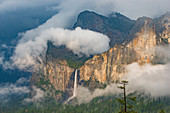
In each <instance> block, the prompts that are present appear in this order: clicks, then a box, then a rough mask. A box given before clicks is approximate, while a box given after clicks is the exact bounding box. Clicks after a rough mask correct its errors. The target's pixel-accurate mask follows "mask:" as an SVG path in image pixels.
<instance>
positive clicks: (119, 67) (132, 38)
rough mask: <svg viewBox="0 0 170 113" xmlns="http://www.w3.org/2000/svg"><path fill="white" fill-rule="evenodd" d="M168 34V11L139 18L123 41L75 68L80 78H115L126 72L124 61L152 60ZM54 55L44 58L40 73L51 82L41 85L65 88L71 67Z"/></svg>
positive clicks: (105, 80)
mask: <svg viewBox="0 0 170 113" xmlns="http://www.w3.org/2000/svg"><path fill="white" fill-rule="evenodd" d="M86 16H87V15H86ZM102 18H104V17H102ZM99 19H100V18H99ZM79 24H80V23H79ZM75 26H76V25H75ZM77 26H78V23H77ZM88 27H89V26H88ZM92 27H94V26H92ZM85 28H86V27H85ZM94 28H95V27H94ZM96 29H97V28H96ZM92 30H93V29H92ZM99 32H100V31H99ZM103 32H104V31H103ZM103 32H102V33H103ZM126 35H127V34H126ZM169 37H170V16H169V14H168V15H163V16H161V17H160V18H158V19H156V20H153V19H151V18H147V17H142V18H139V19H138V20H137V21H136V23H135V25H134V26H133V28H132V29H131V31H130V32H129V34H128V36H127V38H126V40H125V41H124V42H123V43H121V44H118V45H117V44H115V45H114V46H113V47H111V48H110V50H108V51H106V52H104V53H102V54H99V55H94V56H93V57H92V58H91V59H89V60H87V61H86V62H85V63H84V65H83V66H82V67H80V68H79V69H78V78H79V82H83V81H90V82H96V81H98V82H99V83H103V84H109V83H111V82H115V81H117V80H119V78H121V77H122V76H123V75H124V73H126V69H125V67H126V65H128V64H130V63H133V62H138V63H139V64H141V65H142V64H144V63H151V62H152V60H153V59H154V57H155V55H156V49H155V47H156V46H157V45H160V44H169V43H170V42H169V40H170V38H169ZM54 53H56V52H54ZM56 56H59V55H58V54H57V55H56ZM56 56H55V57H54V58H52V59H46V61H45V63H44V66H43V68H42V69H41V70H40V74H41V75H44V77H45V80H49V83H50V85H41V86H42V87H43V88H44V89H46V90H48V89H49V87H52V86H54V89H55V90H60V91H63V92H65V91H66V92H67V90H68V89H69V88H71V87H72V86H71V85H72V84H73V77H72V75H74V69H73V68H70V67H69V66H68V64H67V62H66V61H65V60H59V58H58V59H55V58H56ZM69 58H70V57H69ZM40 74H39V75H40ZM34 78H35V79H36V80H37V81H40V78H41V77H40V76H39V78H37V76H34V75H33V77H32V79H34ZM35 83H37V82H35ZM47 86H48V87H47ZM53 93H54V91H53ZM60 96H61V95H60Z"/></svg>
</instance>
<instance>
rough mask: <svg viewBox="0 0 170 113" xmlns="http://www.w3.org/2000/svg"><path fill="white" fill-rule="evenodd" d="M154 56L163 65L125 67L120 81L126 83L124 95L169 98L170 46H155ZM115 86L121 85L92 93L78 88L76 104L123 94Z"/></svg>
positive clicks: (133, 64)
mask: <svg viewBox="0 0 170 113" xmlns="http://www.w3.org/2000/svg"><path fill="white" fill-rule="evenodd" d="M155 49H156V55H159V56H158V57H159V58H160V59H161V60H163V61H164V62H165V64H157V65H152V64H150V63H146V64H144V65H139V64H138V63H137V62H135V63H132V64H129V65H127V66H126V73H125V74H124V76H123V77H122V78H121V79H120V81H122V80H126V81H128V85H127V86H126V93H127V94H129V93H133V92H137V94H144V95H147V96H148V95H149V96H151V97H152V98H158V97H163V96H170V90H169V86H170V82H169V81H170V74H169V73H170V51H169V50H170V46H157V47H156V48H155ZM117 86H121V84H115V83H113V84H111V85H107V87H106V88H105V89H95V91H94V92H91V91H89V89H88V88H85V87H82V86H79V88H78V93H77V99H78V103H79V104H81V103H88V102H90V101H91V100H92V99H93V98H95V97H100V96H107V95H117V94H120V93H123V91H122V90H121V89H119V88H118V87H117Z"/></svg>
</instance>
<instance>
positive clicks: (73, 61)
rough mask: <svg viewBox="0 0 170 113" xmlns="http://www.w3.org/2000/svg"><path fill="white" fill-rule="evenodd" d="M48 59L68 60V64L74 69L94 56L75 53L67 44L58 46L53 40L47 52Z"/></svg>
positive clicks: (49, 43)
mask: <svg viewBox="0 0 170 113" xmlns="http://www.w3.org/2000/svg"><path fill="white" fill-rule="evenodd" d="M46 54H47V55H46V56H47V61H48V60H49V59H58V60H66V61H67V63H68V66H69V67H71V68H74V69H77V68H79V67H81V66H82V65H83V64H84V62H85V61H87V60H88V59H89V58H91V57H92V56H89V57H87V56H85V55H82V56H78V55H76V54H74V53H73V52H72V51H71V50H69V49H67V48H66V47H65V46H60V47H56V46H54V45H53V44H52V43H51V42H48V49H47V52H46Z"/></svg>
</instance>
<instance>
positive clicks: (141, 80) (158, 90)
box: [127, 63, 170, 97]
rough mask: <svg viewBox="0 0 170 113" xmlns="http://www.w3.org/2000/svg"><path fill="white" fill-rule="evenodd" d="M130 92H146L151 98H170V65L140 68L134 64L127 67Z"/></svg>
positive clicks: (147, 65) (148, 65) (146, 65)
mask: <svg viewBox="0 0 170 113" xmlns="http://www.w3.org/2000/svg"><path fill="white" fill-rule="evenodd" d="M127 70H128V73H127V80H128V81H129V86H128V87H129V90H133V91H139V92H144V93H145V94H150V95H151V96H154V97H157V96H170V90H169V85H170V83H169V81H170V76H169V73H170V64H166V65H155V66H153V65H151V64H145V65H143V66H139V65H138V64H137V63H133V64H131V65H128V66H127Z"/></svg>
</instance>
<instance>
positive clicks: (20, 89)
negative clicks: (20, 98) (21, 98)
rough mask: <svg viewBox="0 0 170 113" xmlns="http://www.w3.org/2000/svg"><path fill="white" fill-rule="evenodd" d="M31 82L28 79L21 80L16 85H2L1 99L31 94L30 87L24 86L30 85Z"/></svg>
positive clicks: (0, 86) (0, 87)
mask: <svg viewBox="0 0 170 113" xmlns="http://www.w3.org/2000/svg"><path fill="white" fill-rule="evenodd" d="M28 82H29V80H28V79H26V78H20V79H19V80H18V81H16V83H14V84H13V83H6V84H0V98H1V99H2V98H4V97H5V96H8V95H13V94H17V95H20V94H26V93H29V92H30V90H29V87H28V86H25V85H23V84H25V83H28Z"/></svg>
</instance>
